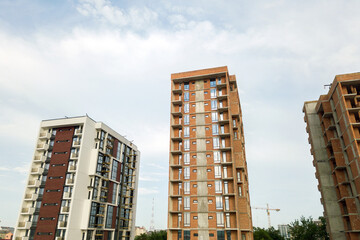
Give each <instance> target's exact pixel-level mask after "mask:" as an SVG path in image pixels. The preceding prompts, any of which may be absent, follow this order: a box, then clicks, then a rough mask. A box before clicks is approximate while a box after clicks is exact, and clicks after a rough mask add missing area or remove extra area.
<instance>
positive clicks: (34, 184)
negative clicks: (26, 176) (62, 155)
mask: <svg viewBox="0 0 360 240" xmlns="http://www.w3.org/2000/svg"><path fill="white" fill-rule="evenodd" d="M28 187H34V188H38V187H40V180H39V179H35V180H30V181H29V182H28Z"/></svg>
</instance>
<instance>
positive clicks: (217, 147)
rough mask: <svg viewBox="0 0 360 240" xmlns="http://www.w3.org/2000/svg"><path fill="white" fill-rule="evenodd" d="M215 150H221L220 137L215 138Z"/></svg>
mask: <svg viewBox="0 0 360 240" xmlns="http://www.w3.org/2000/svg"><path fill="white" fill-rule="evenodd" d="M213 148H214V149H219V148H220V139H219V138H218V137H214V138H213Z"/></svg>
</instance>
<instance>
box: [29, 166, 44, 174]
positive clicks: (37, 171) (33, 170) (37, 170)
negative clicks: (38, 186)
mask: <svg viewBox="0 0 360 240" xmlns="http://www.w3.org/2000/svg"><path fill="white" fill-rule="evenodd" d="M43 172H44V168H41V167H39V168H31V172H30V174H33V175H41V174H43Z"/></svg>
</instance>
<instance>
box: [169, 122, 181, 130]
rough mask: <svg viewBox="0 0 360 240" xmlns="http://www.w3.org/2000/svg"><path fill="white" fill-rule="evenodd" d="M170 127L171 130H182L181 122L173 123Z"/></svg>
mask: <svg viewBox="0 0 360 240" xmlns="http://www.w3.org/2000/svg"><path fill="white" fill-rule="evenodd" d="M171 126H172V128H175V129H177V128H182V125H181V122H180V123H173V124H172V125H171Z"/></svg>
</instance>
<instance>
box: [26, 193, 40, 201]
mask: <svg viewBox="0 0 360 240" xmlns="http://www.w3.org/2000/svg"><path fill="white" fill-rule="evenodd" d="M37 198H38V194H37V193H27V194H25V201H35V200H36V199H37Z"/></svg>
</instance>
